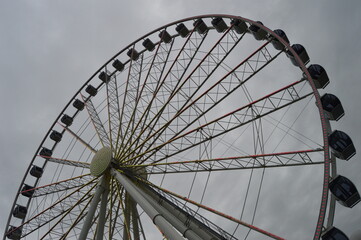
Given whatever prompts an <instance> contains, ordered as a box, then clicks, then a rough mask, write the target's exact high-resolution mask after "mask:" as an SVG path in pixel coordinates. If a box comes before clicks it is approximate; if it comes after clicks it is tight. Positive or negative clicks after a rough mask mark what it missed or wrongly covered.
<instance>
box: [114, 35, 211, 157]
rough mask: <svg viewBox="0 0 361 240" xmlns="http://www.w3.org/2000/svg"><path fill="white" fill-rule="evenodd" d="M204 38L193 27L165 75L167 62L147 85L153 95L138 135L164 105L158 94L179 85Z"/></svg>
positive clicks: (138, 127) (140, 122)
mask: <svg viewBox="0 0 361 240" xmlns="http://www.w3.org/2000/svg"><path fill="white" fill-rule="evenodd" d="M198 38H200V39H201V41H198ZM204 39H205V36H199V35H197V34H195V31H194V29H193V30H192V32H191V33H190V34H189V36H188V38H187V40H186V41H185V43H184V44H183V45H182V48H181V49H180V50H179V52H178V54H177V56H176V58H175V60H174V61H173V62H172V65H171V66H170V68H169V70H168V71H167V73H166V74H165V75H164V77H162V75H163V72H164V69H165V67H166V66H165V65H166V64H164V66H163V69H162V71H161V72H160V73H159V76H156V77H154V79H152V80H153V81H155V82H156V84H155V86H152V85H154V84H148V86H147V87H148V88H149V90H150V92H151V93H152V94H151V95H152V97H151V99H150V101H149V103H148V104H147V107H146V109H145V111H144V113H143V115H142V116H141V117H140V119H139V121H138V122H137V124H136V127H135V129H140V133H138V134H137V136H139V135H141V134H142V132H144V131H145V130H146V129H147V127H149V125H150V124H151V123H152V121H153V120H151V121H150V123H148V124H146V122H147V121H144V120H147V119H149V118H150V119H152V117H151V115H150V114H153V115H155V113H154V112H156V111H158V106H162V105H163V103H162V99H158V98H157V95H158V94H159V93H160V92H162V91H165V92H166V91H167V89H169V88H170V89H172V87H171V86H175V87H173V89H175V88H176V87H177V86H178V84H179V80H180V79H182V77H183V76H184V74H185V73H186V71H187V70H188V68H189V67H190V64H191V62H192V61H193V59H194V57H195V55H196V54H197V53H198V50H199V48H200V47H201V45H202V43H203V40H204ZM172 44H173V42H172ZM168 57H169V55H167V58H168ZM165 63H166V62H165ZM172 70H175V72H176V73H177V74H175V73H174V72H173V71H172ZM166 80H167V81H166ZM150 83H152V82H150ZM168 86H169V87H168ZM135 142H139V139H135ZM128 145H129V144H128ZM123 151H124V150H123ZM120 154H121V152H119V153H118V154H117V156H119V155H120Z"/></svg>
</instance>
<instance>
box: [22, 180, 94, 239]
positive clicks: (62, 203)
mask: <svg viewBox="0 0 361 240" xmlns="http://www.w3.org/2000/svg"><path fill="white" fill-rule="evenodd" d="M69 181H70V180H69ZM94 181H95V178H92V180H91V181H88V182H87V183H83V184H81V185H80V186H77V187H72V188H75V190H73V191H72V192H70V193H69V194H67V195H66V196H64V197H62V198H60V199H57V201H55V202H54V203H52V204H50V205H48V207H46V208H45V209H43V210H42V211H41V212H39V213H36V214H35V215H34V216H32V217H30V218H29V219H28V220H27V221H26V222H24V223H23V224H21V225H20V226H18V228H21V229H22V237H25V236H27V235H29V234H30V233H32V232H33V231H35V230H37V229H38V228H39V227H42V226H44V225H46V224H48V223H50V222H51V221H53V220H54V219H56V218H58V217H59V216H61V215H63V214H64V213H66V214H69V212H70V211H72V210H74V211H75V212H72V213H71V214H72V215H77V211H81V209H83V204H84V202H86V201H87V200H88V199H89V197H90V195H89V193H90V192H91V191H92V190H93V188H94V187H95V184H93V186H92V183H94ZM63 182H67V181H63ZM58 184H61V183H58ZM51 185H52V186H54V185H57V184H51ZM49 187H50V186H49ZM46 188H47V187H46V186H44V187H40V188H37V190H39V189H41V190H44V189H46ZM68 189H70V188H68ZM49 190H50V189H49ZM58 190H59V189H57V190H55V191H54V192H56V191H58ZM59 191H60V190H59ZM45 194H48V192H46V193H45ZM34 195H36V192H35V194H34ZM41 195H44V192H43V193H42V194H41ZM36 196H40V195H36ZM75 207H76V209H74V208H75Z"/></svg>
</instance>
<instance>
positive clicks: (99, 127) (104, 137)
mask: <svg viewBox="0 0 361 240" xmlns="http://www.w3.org/2000/svg"><path fill="white" fill-rule="evenodd" d="M81 97H82V99H83V101H84V102H85V106H86V109H87V110H88V113H89V117H90V119H91V121H92V123H93V125H94V128H95V131H96V132H97V134H98V137H99V140H100V142H101V144H102V145H103V147H105V146H108V147H110V140H109V136H108V134H107V132H106V131H105V128H104V125H103V123H102V121H101V120H100V117H99V114H98V112H97V110H96V109H95V107H94V105H93V103H92V101H91V98H90V97H89V98H88V99H86V98H85V97H84V96H83V95H81Z"/></svg>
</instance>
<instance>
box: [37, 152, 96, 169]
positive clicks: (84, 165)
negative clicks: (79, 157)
mask: <svg viewBox="0 0 361 240" xmlns="http://www.w3.org/2000/svg"><path fill="white" fill-rule="evenodd" d="M39 156H40V157H43V158H45V159H47V161H48V162H53V163H58V164H63V165H67V166H73V167H81V168H89V167H90V164H89V163H86V162H78V161H73V160H67V159H61V158H54V157H48V156H41V155H39Z"/></svg>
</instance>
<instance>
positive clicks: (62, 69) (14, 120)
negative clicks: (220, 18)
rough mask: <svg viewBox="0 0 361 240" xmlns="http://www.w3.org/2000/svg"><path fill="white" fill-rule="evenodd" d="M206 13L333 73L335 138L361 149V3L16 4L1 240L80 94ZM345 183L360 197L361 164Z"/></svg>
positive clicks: (342, 169)
mask: <svg viewBox="0 0 361 240" xmlns="http://www.w3.org/2000/svg"><path fill="white" fill-rule="evenodd" d="M207 13H225V14H232V15H239V16H242V17H246V18H250V19H252V20H260V21H262V22H263V23H264V25H266V26H267V27H269V28H271V29H276V28H281V29H283V30H285V31H286V32H287V35H288V37H289V38H290V40H291V42H293V43H295V42H297V43H301V44H303V45H304V46H305V47H306V49H307V51H308V53H309V55H310V58H311V61H312V62H313V63H319V64H321V65H322V66H324V68H325V69H326V70H327V72H328V75H329V77H330V81H331V83H330V85H329V86H328V87H327V91H328V92H331V93H334V94H335V95H337V96H338V97H339V98H340V100H341V101H342V103H343V106H344V108H345V111H346V115H345V117H344V118H343V119H342V120H340V121H339V122H337V123H333V125H332V126H333V128H335V129H336V128H337V129H341V130H343V131H345V132H347V133H349V135H350V136H351V138H352V139H353V141H354V144H355V146H356V149H358V150H359V149H361V129H360V125H361V124H360V119H361V113H360V107H359V106H360V103H361V94H360V90H361V79H360V76H361V68H360V66H361V47H360V43H359V42H360V39H361V14H360V13H361V2H360V1H358V0H346V1H339V0H319V1H314V0H304V1H296V0H274V1H270V0H244V1H239V0H218V1H216V0H201V1H178V0H177V1H170V0H152V1H145V0H134V1H127V2H126V1H94V0H77V1H69V0H61V1H60V0H52V1H43V0H33V1H29V0H24V1H22V0H18V1H6V0H4V1H1V2H0V34H1V35H0V56H1V58H0V74H1V75H0V76H1V77H0V78H1V87H0V109H1V118H0V126H1V128H0V131H1V132H0V143H1V144H0V146H1V153H2V157H1V160H0V161H1V174H0V182H1V185H0V186H1V188H0V189H1V195H0V216H1V218H0V234H1V235H2V233H3V231H4V228H5V224H6V220H7V216H8V214H9V209H10V208H11V205H12V202H13V199H14V197H15V192H16V190H17V188H18V185H19V184H20V182H21V179H22V177H23V174H24V172H25V170H26V168H27V166H28V164H29V162H30V160H31V158H32V156H33V154H34V152H35V151H36V149H37V147H38V145H39V143H40V141H41V140H42V138H43V136H44V134H45V133H46V132H47V131H48V128H49V127H50V125H51V124H52V122H53V121H54V119H55V118H56V117H57V115H58V114H59V112H60V111H61V110H62V108H63V107H64V105H65V104H66V103H67V102H68V100H69V99H70V97H72V96H73V94H74V93H75V91H76V90H77V89H78V88H79V87H80V86H81V85H82V84H83V83H84V81H85V80H87V79H88V78H89V77H90V76H91V75H92V74H93V73H94V72H95V71H96V70H97V69H98V68H99V67H100V66H101V65H102V64H103V63H104V62H105V61H107V60H108V59H109V58H110V57H112V56H113V55H114V54H115V53H116V52H118V51H119V50H120V49H122V48H123V47H124V46H125V45H127V44H129V43H130V42H131V41H133V40H135V39H136V38H138V37H140V36H142V35H144V34H145V33H147V32H149V31H151V30H153V29H155V28H157V27H159V26H161V25H164V24H166V23H169V22H172V21H175V20H178V19H181V18H185V17H190V16H194V15H201V14H207ZM359 158H360V157H359V155H356V156H355V157H354V158H353V159H351V160H350V161H349V162H340V161H339V163H340V164H339V165H338V166H339V173H340V174H342V175H345V176H347V177H348V178H350V179H351V180H352V181H353V182H354V183H355V184H356V185H357V187H358V189H359V190H361V174H359V172H360V170H361V159H359ZM336 214H337V215H336V218H335V219H336V220H335V225H336V226H337V227H338V228H340V229H342V230H343V231H344V232H345V233H347V234H348V235H349V236H350V235H351V234H352V233H353V232H354V231H356V229H357V228H358V227H359V226H360V225H361V204H358V205H357V206H355V207H354V208H353V209H345V208H341V207H340V206H338V208H337V211H336Z"/></svg>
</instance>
